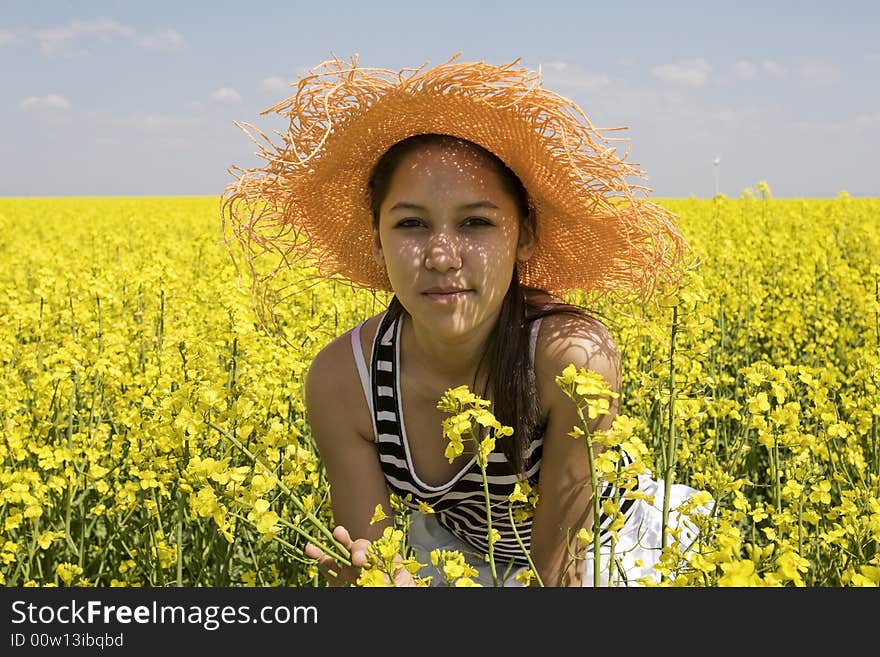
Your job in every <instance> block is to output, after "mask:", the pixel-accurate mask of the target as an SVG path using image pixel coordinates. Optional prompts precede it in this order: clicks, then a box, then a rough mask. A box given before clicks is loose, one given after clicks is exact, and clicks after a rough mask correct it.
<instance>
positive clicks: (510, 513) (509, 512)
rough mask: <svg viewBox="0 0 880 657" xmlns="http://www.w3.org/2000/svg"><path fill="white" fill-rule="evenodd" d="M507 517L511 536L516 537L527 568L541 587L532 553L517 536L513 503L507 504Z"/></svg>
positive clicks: (541, 583)
mask: <svg viewBox="0 0 880 657" xmlns="http://www.w3.org/2000/svg"><path fill="white" fill-rule="evenodd" d="M507 517H508V518H510V526H511V527H512V528H513V536H514V538H516V542H517V544H518V545H519V549H520V550H522V551H523V554H524V555H526V560H527V561H528V562H529V568H531V569H532V572H533V573H534V574H535V579H536V580H538V584H539V585H540V586H542V587H543V586H544V580H542V579H541V574H540V573H539V572H538V569H537V568H536V567H535V562H534V561H532V555H531V554H529V551H528V550H527V549H526V546H525V544H524V543H523V542H522V539H521V538H520V536H519V532H518V531H517V529H516V523H515V522H514V521H513V503H511V504H509V505H508V506H507Z"/></svg>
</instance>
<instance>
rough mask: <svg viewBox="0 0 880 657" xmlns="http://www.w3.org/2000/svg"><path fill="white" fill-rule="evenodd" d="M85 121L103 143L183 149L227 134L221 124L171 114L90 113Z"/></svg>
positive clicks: (226, 127)
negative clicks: (117, 142)
mask: <svg viewBox="0 0 880 657" xmlns="http://www.w3.org/2000/svg"><path fill="white" fill-rule="evenodd" d="M85 118H86V120H87V121H88V123H89V124H91V125H92V132H94V134H96V135H99V136H100V138H101V139H104V140H106V142H105V143H111V142H112V141H122V142H130V143H135V142H139V143H151V144H159V145H162V146H169V147H174V148H186V147H190V146H192V145H193V144H197V143H202V142H205V141H206V140H216V139H219V138H222V137H223V136H224V135H226V134H229V133H230V128H229V126H228V125H226V124H225V123H224V122H220V121H216V120H212V119H206V118H201V117H190V116H179V115H174V114H148V113H134V114H123V115H119V114H108V113H106V112H89V113H87V114H86V117H85Z"/></svg>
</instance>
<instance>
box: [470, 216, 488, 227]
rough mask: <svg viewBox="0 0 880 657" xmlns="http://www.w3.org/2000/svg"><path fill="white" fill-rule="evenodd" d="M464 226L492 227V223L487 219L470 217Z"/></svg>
mask: <svg viewBox="0 0 880 657" xmlns="http://www.w3.org/2000/svg"><path fill="white" fill-rule="evenodd" d="M463 225H464V226H491V225H492V222H491V221H489V220H488V219H486V218H485V217H468V218H467V219H465V220H464V223H463Z"/></svg>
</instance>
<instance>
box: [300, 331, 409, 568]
mask: <svg viewBox="0 0 880 657" xmlns="http://www.w3.org/2000/svg"><path fill="white" fill-rule="evenodd" d="M305 393H306V400H305V401H306V413H307V416H308V421H309V425H310V427H311V431H312V436H313V437H314V439H315V444H316V445H317V447H318V451H319V453H320V457H321V461H322V463H323V465H324V469H325V470H326V472H327V478H328V480H329V483H330V499H331V504H332V510H333V520H334V523H335V524H336V525H337V526H341V527H342V528H344V530H343V532H340V530H339V527H337V530H336V531H335V532H334V535H336V537H337V540H339V538H340V537H342V538H344V539H345V540H344V541H342V542H343V543H344V547H346V548H347V549H349V550H351V552H352V560H353V561H354V562H355V566H358V567H359V566H363V565H364V564H365V563H366V549H367V548H368V547H369V542H370V541H373V540H375V539H376V538H378V537H379V536H381V535H382V530H383V529H384V528H385V527H386V526H388V525H390V523H391V520H390V516H391V515H392V513H391V505H390V500H389V494H388V489H387V488H386V485H385V478H384V475H383V474H382V469H381V467H380V465H379V455H378V452H377V450H376V445H375V443H374V442H373V441H372V437H373V436H372V433H368V431H369V432H371V430H372V421H371V420H370V419H369V410H368V407H367V402H366V400H365V399H364V392H363V388H362V387H361V384H360V380H359V379H358V372H357V367H356V365H355V361H354V356H353V354H352V352H351V338H350V335H349V334H347V333H346V334H345V335H343V336H341V337H340V338H337V339H336V340H334V341H333V342H331V343H330V344H329V345H327V346H326V347H324V349H322V350H321V351H320V352H319V353H318V355H317V356H316V357H315V359H314V360H313V361H312V364H311V366H310V368H309V371H308V374H307V375H306V385H305ZM364 433H367V435H364ZM377 504H381V505H382V508H383V510H384V511H385V513H386V514H387V515H388V516H389V518H388V519H386V520H383V521H379V522H376V523H375V524H372V525H371V524H370V520H371V519H372V518H373V514H374V511H375V509H376V505H377ZM307 553H308V554H309V556H311V557H313V558H315V559H317V560H318V562H319V565H321V566H322V570H323V571H324V572H325V574H327V569H328V568H333V567H334V566H335V563H334V562H333V561H332V559H330V560H329V561H328V559H329V557H327V558H325V556H326V555H323V553H321V551H320V550H318V549H317V548H315V546H310V547H309V548H308V550H307ZM358 570H359V569H358V568H355V569H347V570H346V571H345V573H344V577H343V579H345V580H346V581H349V583H352V582H353V580H354V579H356V578H357V572H358ZM328 580H330V582H331V583H334V584H340V583H342V582H336V581H334V579H333V578H332V576H328Z"/></svg>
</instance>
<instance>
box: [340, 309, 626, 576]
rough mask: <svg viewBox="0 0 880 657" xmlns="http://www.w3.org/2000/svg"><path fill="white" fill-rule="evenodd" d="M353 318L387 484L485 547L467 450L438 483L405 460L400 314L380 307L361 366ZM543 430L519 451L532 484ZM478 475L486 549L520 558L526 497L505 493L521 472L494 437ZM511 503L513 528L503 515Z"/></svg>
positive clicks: (604, 520)
mask: <svg viewBox="0 0 880 657" xmlns="http://www.w3.org/2000/svg"><path fill="white" fill-rule="evenodd" d="M540 323H541V320H540V319H537V320H535V321H534V322H533V324H532V332H531V362H532V367H534V359H535V344H536V340H537V335H538V330H539V326H540ZM361 326H363V323H361V324H359V325H358V326H357V327H355V329H354V330H353V331H352V332H351V342H352V350H353V351H354V357H355V362H356V363H357V368H358V372H359V374H360V379H361V385H362V386H363V389H364V394H365V396H366V399H367V404H368V406H369V408H370V414H371V416H372V421H373V432H374V440H375V442H376V446H377V448H378V453H379V459H380V461H381V467H382V472H383V473H384V475H385V481H386V483H387V485H388V488H389V490H390V491H391V492H392V493H394V494H395V495H397V496H398V497H399V498H400V500H401V502H403V503H404V504H405V505H407V506H408V507H410V508H412V509H418V508H419V503H420V502H423V503H425V504H427V505H428V506H430V507H431V508H432V509H433V510H434V512H435V513H436V517H437V521H438V522H439V524H440V525H441V526H442V527H444V528H446V529H447V530H448V531H449V532H451V533H452V534H453V535H454V536H456V537H458V538H459V539H461V540H463V541H465V542H466V543H468V544H469V545H471V546H473V547H474V548H475V549H476V550H477V551H478V552H479V553H480V554H488V551H489V545H488V536H487V520H486V502H485V493H484V491H483V477H482V473H481V471H480V466H479V464H478V463H477V460H476V457H472V458H471V459H470V460H469V461H468V463H467V464H465V465H464V466H463V467H462V468H461V470H459V471H458V473H457V474H455V475H454V476H453V477H452V479H450V480H449V481H448V482H446V483H444V484H442V485H440V486H431V485H429V484H426V483H425V482H423V481H422V480H421V479H420V478H419V476H418V474H417V473H416V472H415V468H414V467H413V460H412V455H411V454H410V450H409V444H408V442H407V437H406V427H405V426H404V421H403V409H402V408H401V406H400V400H401V388H400V340H399V336H400V318H399V317H398V318H396V319H391V318H389V316H388V314H387V313H386V314H385V315H384V316H383V318H382V321H381V322H380V325H379V329H378V330H377V331H376V336H375V338H374V340H373V350H372V355H371V358H370V366H369V369H368V368H367V364H366V359H365V358H364V354H363V352H362V349H361V343H360V329H361ZM438 401H439V400H438ZM543 432H544V426H543V425H541V426H539V427H538V428H537V431H536V432H535V435H534V436H533V437H532V440H531V441H530V442H529V444H528V445H527V447H526V451H525V459H524V461H525V467H526V470H525V474H526V479H527V480H528V481H529V483H530V484H531V485H532V486H535V485H536V484H537V481H538V474H539V472H540V468H541V447H542V445H543V442H544V435H543ZM621 455H622V457H623V460H624V464H626V463H629V462H631V461H630V457H629V456H628V455H627V454H626V452H621ZM486 475H487V483H488V488H489V499H490V513H491V515H492V528H493V529H496V530H497V531H498V533H499V534H500V538H499V539H498V540H496V542H495V544H494V547H493V550H494V554H495V556H496V558H500V559H505V560H510V561H513V562H515V563H516V564H519V565H528V560H527V558H526V556H525V554H524V552H523V549H522V548H521V547H520V545H519V543H518V542H517V537H516V534H518V535H519V539H520V540H521V541H522V543H523V545H524V547H525V549H526V550H530V549H531V546H530V544H531V530H532V519H531V504H530V503H528V502H513V503H511V502H509V501H508V496H509V495H510V494H511V493H512V492H513V490H514V485H515V484H516V482H517V481H520V480H521V476H519V475H518V474H517V473H516V471H515V469H514V467H513V465H512V464H511V463H510V462H509V461H508V460H507V457H506V456H505V455H504V453H503V452H502V451H501V450H500V448H499V447H498V445H497V444H496V449H495V451H493V452H492V453H491V454H489V458H488V464H487V467H486ZM615 495H617V491H616V490H615V489H614V487H613V486H611V485H610V484H605V485H604V486H602V489H601V493H600V496H601V497H602V498H603V499H604V498H606V497H614V496H615ZM633 502H634V500H622V501H621V503H620V505H621V512H622V513H624V514H627V512H628V511H629V510H630V509H631V508H632V507H633ZM511 504H512V505H513V517H514V522H515V523H516V525H515V526H516V533H514V531H513V527H512V526H511V521H510V515H509V514H510V511H509V509H510V506H511ZM611 520H612V518H611V517H609V516H605V515H604V514H600V523H601V524H600V526H601V527H602V531H601V532H600V539H601V541H602V543H607V542H608V541H609V540H610V538H611V535H610V532H608V530H607V526H608V525H610V523H611Z"/></svg>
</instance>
